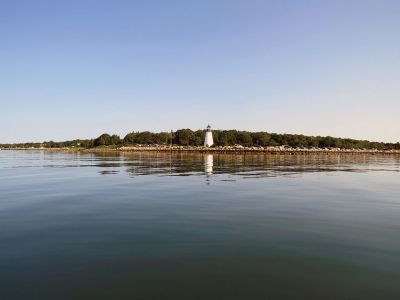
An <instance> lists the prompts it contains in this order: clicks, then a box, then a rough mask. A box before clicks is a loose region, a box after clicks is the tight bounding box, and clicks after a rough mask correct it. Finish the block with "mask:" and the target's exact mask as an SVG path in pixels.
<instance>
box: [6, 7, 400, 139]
mask: <svg viewBox="0 0 400 300" xmlns="http://www.w3.org/2000/svg"><path fill="white" fill-rule="evenodd" d="M0 104H1V108H0V142H21V141H43V140H51V139H52V140H65V139H73V138H88V137H96V136H98V135H100V134H101V133H103V132H108V133H117V134H119V135H121V136H123V135H125V134H126V133H127V132H130V131H136V130H152V131H167V130H171V129H174V130H175V129H178V128H192V129H199V128H204V127H205V126H206V125H207V124H208V123H210V124H211V125H212V126H213V127H214V128H220V129H233V128H234V129H242V130H251V131H253V130H266V131H270V132H280V133H283V132H286V133H303V134H309V135H332V136H340V137H352V138H359V139H370V140H377V141H392V142H397V141H400V1H398V0H374V1H371V0H362V1H361V0H360V1H352V0H346V1H344V0H343V1H342V0H331V1H329V0H326V1H322V0H318V1H308V0H307V1H302V0H291V1H284V0H283V1H282V0H279V1H278V0H275V1H267V0H264V1H251V0H241V1H236V0H210V1H167V0H159V1H151V0H149V1H116V0H113V1H101V0H93V1H85V0H79V1H75V0H68V1H67V0H66V1H57V0H51V1H50V0H49V1H40V0H37V1H28V0H26V1H19V0H9V1H7V0H2V1H1V2H0Z"/></svg>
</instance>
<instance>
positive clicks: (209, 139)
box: [204, 125, 214, 147]
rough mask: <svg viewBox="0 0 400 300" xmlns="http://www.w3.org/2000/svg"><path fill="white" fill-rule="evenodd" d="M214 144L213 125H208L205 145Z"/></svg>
mask: <svg viewBox="0 0 400 300" xmlns="http://www.w3.org/2000/svg"><path fill="white" fill-rule="evenodd" d="M213 144H214V140H213V136H212V130H211V126H210V125H208V126H207V129H206V136H205V138H204V147H211V146H212V145H213Z"/></svg>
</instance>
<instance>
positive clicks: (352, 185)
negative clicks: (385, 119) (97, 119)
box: [0, 151, 400, 300]
mask: <svg viewBox="0 0 400 300" xmlns="http://www.w3.org/2000/svg"><path fill="white" fill-rule="evenodd" d="M399 183H400V158H399V157H398V156H397V157H396V156H379V155H375V156H373V155H250V154H246V155H203V154H172V155H171V154H169V153H132V154H123V153H103V154H102V153H98V154H94V153H90V154H83V153H62V152H43V151H42V152H41V151H0V299H7V300H8V299H10V300H12V299H399V298H400V284H399V283H400V187H399Z"/></svg>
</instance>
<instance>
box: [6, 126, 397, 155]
mask: <svg viewBox="0 0 400 300" xmlns="http://www.w3.org/2000/svg"><path fill="white" fill-rule="evenodd" d="M204 136H205V130H197V131H192V130H190V129H179V130H177V131H175V132H172V131H171V132H158V133H153V132H149V131H143V132H131V133H128V134H127V135H126V136H125V137H124V138H120V136H118V135H115V134H114V135H110V134H107V133H104V134H102V135H100V136H99V137H97V138H95V139H76V140H71V141H63V142H54V141H48V142H46V141H45V142H42V143H14V144H0V149H2V150H34V149H37V150H54V151H83V152H98V151H123V152H137V151H153V152H165V151H172V152H204V153H246V152H253V153H272V154H277V153H288V154H292V153H372V154H374V153H383V154H400V143H383V142H370V141H366V140H354V139H348V138H335V137H331V136H326V137H321V136H305V135H299V134H277V133H268V132H248V131H237V130H214V131H213V138H214V145H213V146H212V147H209V148H207V147H203V146H202V145H203V142H204Z"/></svg>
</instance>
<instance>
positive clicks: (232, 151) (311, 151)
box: [0, 146, 400, 155]
mask: <svg viewBox="0 0 400 300" xmlns="http://www.w3.org/2000/svg"><path fill="white" fill-rule="evenodd" d="M0 150H1V151H48V152H83V153H96V152H164V153H165V152H174V153H204V154H271V155H279V154H285V155H295V154H369V155H377V154H384V155H400V150H361V149H339V150H338V149H286V148H285V149H279V148H278V147H265V148H255V147H243V148H233V147H232V148H229V147H224V148H204V147H184V146H178V147H119V148H102V147H97V148H0Z"/></svg>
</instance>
